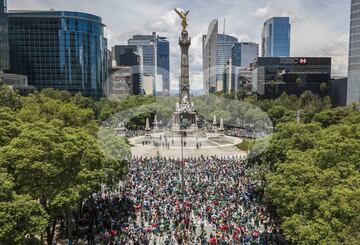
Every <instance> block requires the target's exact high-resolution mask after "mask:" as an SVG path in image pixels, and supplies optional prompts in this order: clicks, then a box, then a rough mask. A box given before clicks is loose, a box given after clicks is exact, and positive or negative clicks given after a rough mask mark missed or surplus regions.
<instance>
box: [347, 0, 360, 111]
mask: <svg viewBox="0 0 360 245" xmlns="http://www.w3.org/2000/svg"><path fill="white" fill-rule="evenodd" d="M349 50H350V51H349V75H348V84H347V104H348V105H350V104H352V103H354V102H355V103H360V0H352V1H351V22H350V49H349Z"/></svg>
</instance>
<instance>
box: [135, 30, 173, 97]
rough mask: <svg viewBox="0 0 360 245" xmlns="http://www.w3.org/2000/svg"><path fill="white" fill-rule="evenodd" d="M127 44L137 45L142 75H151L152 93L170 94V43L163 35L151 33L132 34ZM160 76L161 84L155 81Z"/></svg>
mask: <svg viewBox="0 0 360 245" xmlns="http://www.w3.org/2000/svg"><path fill="white" fill-rule="evenodd" d="M128 45H131V46H137V49H138V54H139V55H140V56H141V60H142V62H141V63H142V64H141V66H142V77H143V78H144V77H145V76H146V77H149V76H151V77H153V85H154V86H153V87H154V95H170V75H169V72H170V45H169V41H168V40H167V39H166V38H165V37H160V36H158V35H157V34H156V33H155V32H154V33H153V34H152V35H134V36H133V38H131V39H129V40H128ZM157 76H159V77H161V78H162V79H161V81H162V86H160V87H159V86H156V85H159V84H158V83H157V81H159V79H158V78H157Z"/></svg>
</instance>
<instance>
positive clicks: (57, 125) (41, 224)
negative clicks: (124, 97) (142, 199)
mask: <svg viewBox="0 0 360 245" xmlns="http://www.w3.org/2000/svg"><path fill="white" fill-rule="evenodd" d="M109 103H110V102H108V101H100V102H95V101H93V100H92V99H89V98H85V97H82V96H80V95H75V96H72V95H70V94H69V93H67V92H59V91H55V90H52V89H48V90H43V91H42V92H36V93H34V94H30V95H29V96H27V97H21V96H19V95H18V94H16V93H14V92H13V91H11V90H10V89H9V88H7V87H6V86H5V85H3V84H0V244H32V243H33V244H37V243H38V242H39V241H40V240H43V239H46V241H47V243H48V244H52V242H53V239H54V236H55V235H59V234H58V233H59V230H58V224H59V220H63V219H65V220H66V227H67V235H66V237H67V238H69V239H75V238H76V236H75V234H74V233H73V230H74V227H75V224H74V222H76V220H75V219H74V218H73V217H72V214H73V213H74V212H81V208H82V205H83V203H84V201H85V200H86V199H88V198H89V197H90V195H91V194H92V193H94V192H97V191H98V190H99V189H100V184H101V183H106V184H107V186H108V187H109V188H112V189H114V188H116V187H117V185H118V181H119V179H120V178H121V177H122V176H124V174H125V173H126V165H125V162H124V161H122V160H121V158H113V157H110V156H113V155H114V154H112V152H113V151H118V149H121V152H119V154H121V155H126V154H128V153H129V147H128V145H127V144H126V142H125V141H124V140H123V139H121V138H119V137H116V138H114V137H113V136H112V135H111V134H109V135H107V136H104V137H107V139H108V141H109V142H111V144H106V145H102V143H101V142H100V143H99V142H98V141H97V138H96V136H97V132H98V128H99V125H100V122H101V120H102V119H103V118H104V117H105V115H106V114H107V113H108V112H107V111H108V107H107V106H108V104H109ZM118 105H119V106H123V105H122V104H121V103H119V104H118Z"/></svg>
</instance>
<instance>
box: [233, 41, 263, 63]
mask: <svg viewBox="0 0 360 245" xmlns="http://www.w3.org/2000/svg"><path fill="white" fill-rule="evenodd" d="M258 56H259V44H257V43H249V42H240V43H236V44H235V45H234V46H233V47H232V52H231V57H232V62H233V65H234V66H237V67H243V68H246V67H250V64H251V63H253V62H255V60H256V58H257V57H258Z"/></svg>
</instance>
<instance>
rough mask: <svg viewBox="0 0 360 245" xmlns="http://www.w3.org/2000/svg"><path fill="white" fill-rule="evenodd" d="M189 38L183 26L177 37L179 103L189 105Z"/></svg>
mask: <svg viewBox="0 0 360 245" xmlns="http://www.w3.org/2000/svg"><path fill="white" fill-rule="evenodd" d="M190 45H191V39H190V38H189V34H188V32H187V30H186V29H185V28H184V29H183V30H182V32H181V38H179V46H180V48H181V77H180V102H179V103H180V104H183V105H186V104H188V105H190V93H189V90H190V82H189V81H190V78H189V47H190Z"/></svg>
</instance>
